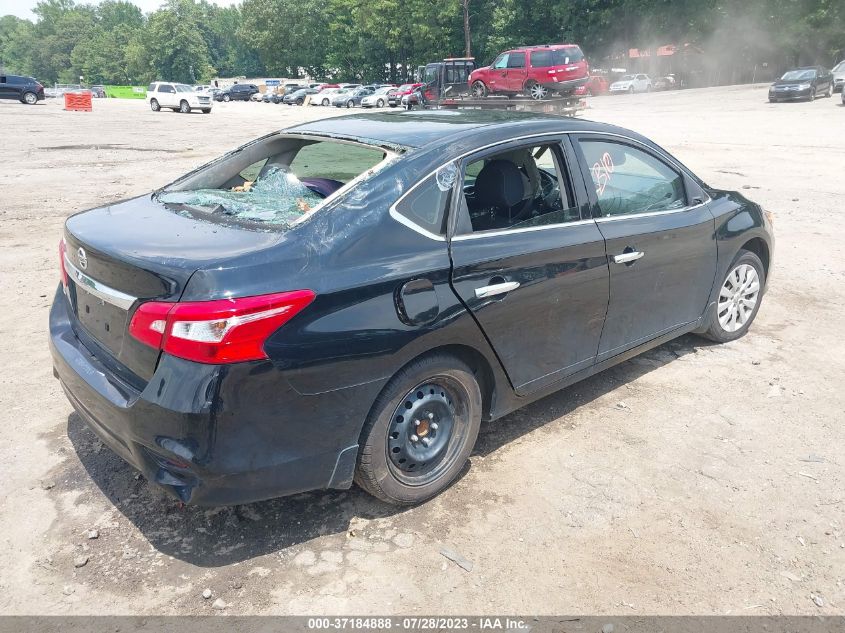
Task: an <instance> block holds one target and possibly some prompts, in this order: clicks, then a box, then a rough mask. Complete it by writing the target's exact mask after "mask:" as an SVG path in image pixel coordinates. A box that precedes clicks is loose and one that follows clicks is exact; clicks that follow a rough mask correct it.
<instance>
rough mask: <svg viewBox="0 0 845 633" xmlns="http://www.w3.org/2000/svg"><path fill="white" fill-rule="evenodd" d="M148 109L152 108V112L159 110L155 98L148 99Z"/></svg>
mask: <svg viewBox="0 0 845 633" xmlns="http://www.w3.org/2000/svg"><path fill="white" fill-rule="evenodd" d="M150 110H152V111H153V112H158V111H159V110H161V106H160V105H159V104H158V101H156V100H155V99H151V100H150Z"/></svg>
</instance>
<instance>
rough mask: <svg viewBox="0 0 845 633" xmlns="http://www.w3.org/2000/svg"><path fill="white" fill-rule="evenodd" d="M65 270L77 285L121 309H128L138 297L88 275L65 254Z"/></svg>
mask: <svg viewBox="0 0 845 633" xmlns="http://www.w3.org/2000/svg"><path fill="white" fill-rule="evenodd" d="M65 270H67V273H68V275H69V276H70V277H71V279H73V281H74V282H75V283H76V285H77V286H78V287H80V288H82V289H83V290H85V291H86V292H88V293H90V294H92V295H94V296H95V297H97V298H98V299H100V300H102V301H105V302H106V303H110V304H111V305H113V306H116V307H118V308H122V309H123V310H128V309H129V308H131V307H132V304H133V303H135V302H136V301H137V300H138V297H133V296H132V295H128V294H126V293H125V292H121V291H120V290H115V289H114V288H112V287H110V286H107V285H106V284H104V283H101V282H99V281H97V280H96V279H94V278H93V277H89V276H88V275H86V274H85V273H84V272H82V271H81V270H79V269H78V268H77V267H76V266H74V265H73V263H71V261H70V260H69V259H68V257H67V255H65Z"/></svg>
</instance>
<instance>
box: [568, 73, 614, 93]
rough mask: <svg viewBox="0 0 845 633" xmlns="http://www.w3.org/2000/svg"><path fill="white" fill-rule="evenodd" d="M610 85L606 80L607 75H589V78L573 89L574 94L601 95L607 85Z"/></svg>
mask: <svg viewBox="0 0 845 633" xmlns="http://www.w3.org/2000/svg"><path fill="white" fill-rule="evenodd" d="M609 86H610V82H608V80H607V77H605V76H604V75H590V78H589V79H588V80H587V83H585V84H584V85H583V86H579V87H578V88H577V89H576V90H575V94H576V95H578V96H579V97H580V96H585V97H592V96H593V95H601V94H604V93H606V92H607V89H608V87H609Z"/></svg>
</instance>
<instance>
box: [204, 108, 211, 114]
mask: <svg viewBox="0 0 845 633" xmlns="http://www.w3.org/2000/svg"><path fill="white" fill-rule="evenodd" d="M202 113H203V114H211V108H203V109H202Z"/></svg>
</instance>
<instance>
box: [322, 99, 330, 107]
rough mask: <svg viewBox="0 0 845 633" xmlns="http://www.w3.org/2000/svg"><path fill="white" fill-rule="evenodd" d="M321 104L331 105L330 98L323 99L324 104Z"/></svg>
mask: <svg viewBox="0 0 845 633" xmlns="http://www.w3.org/2000/svg"><path fill="white" fill-rule="evenodd" d="M321 105H323V106H327V105H329V100H328V99H323V102H322V104H321Z"/></svg>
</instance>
